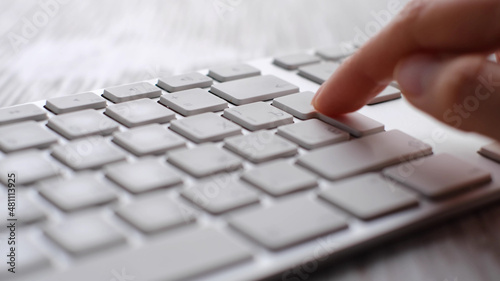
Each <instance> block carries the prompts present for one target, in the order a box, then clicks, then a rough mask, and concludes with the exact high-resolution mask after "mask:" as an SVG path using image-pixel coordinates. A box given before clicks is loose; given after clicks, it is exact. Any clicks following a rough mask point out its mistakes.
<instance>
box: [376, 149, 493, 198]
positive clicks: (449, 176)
mask: <svg viewBox="0 0 500 281" xmlns="http://www.w3.org/2000/svg"><path fill="white" fill-rule="evenodd" d="M417 161H418V162H417ZM383 173H384V175H385V176H388V177H390V178H392V179H394V180H396V181H398V182H400V183H402V184H404V185H406V186H409V187H411V188H413V189H415V190H417V191H418V192H420V193H422V194H423V195H425V196H427V197H430V198H431V199H440V198H441V197H445V196H448V195H452V194H454V193H457V192H460V191H464V190H466V189H468V188H470V187H474V186H479V185H481V184H485V183H488V182H490V181H491V175H490V173H489V172H488V171H485V170H483V169H480V168H479V167H476V166H474V165H472V164H470V163H468V162H465V161H463V160H461V159H458V158H456V157H454V156H452V155H450V154H445V153H443V154H437V155H432V156H429V157H425V158H423V159H419V160H415V161H412V162H408V163H403V164H400V165H398V166H394V167H389V168H386V169H385V170H384V171H383Z"/></svg>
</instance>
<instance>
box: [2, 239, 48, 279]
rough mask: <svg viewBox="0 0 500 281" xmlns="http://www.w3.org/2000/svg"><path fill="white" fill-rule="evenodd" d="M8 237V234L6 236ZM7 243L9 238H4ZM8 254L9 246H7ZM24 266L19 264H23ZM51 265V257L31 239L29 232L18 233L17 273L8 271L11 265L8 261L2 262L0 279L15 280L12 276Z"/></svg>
mask: <svg viewBox="0 0 500 281" xmlns="http://www.w3.org/2000/svg"><path fill="white" fill-rule="evenodd" d="M5 239H7V236H6V237H5ZM4 241H5V244H7V240H4ZM4 254H5V255H7V248H5V252H4ZM21 264H22V266H18V265H21ZM49 266H50V260H49V258H48V257H47V256H46V255H45V254H44V253H42V251H40V250H39V248H38V246H37V245H36V243H34V242H33V241H32V240H31V239H29V237H28V234H27V233H23V232H21V233H19V232H18V233H17V237H16V267H15V273H14V274H12V273H11V272H9V271H7V270H8V269H9V268H10V265H9V264H8V263H7V262H2V263H0V279H2V280H13V279H16V278H12V276H16V277H17V276H24V275H23V274H25V273H30V272H33V271H36V270H39V269H42V268H45V267H49Z"/></svg>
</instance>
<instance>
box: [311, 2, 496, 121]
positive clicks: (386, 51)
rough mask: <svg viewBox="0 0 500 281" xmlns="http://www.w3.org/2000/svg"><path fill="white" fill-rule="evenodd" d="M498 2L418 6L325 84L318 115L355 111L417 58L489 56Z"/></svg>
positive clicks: (317, 101)
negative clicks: (426, 54) (402, 66)
mask: <svg viewBox="0 0 500 281" xmlns="http://www.w3.org/2000/svg"><path fill="white" fill-rule="evenodd" d="M498 18H500V1H498V0H440V1H437V0H417V1H412V2H410V3H409V4H408V5H407V6H406V7H405V8H404V9H403V11H402V12H401V13H400V14H399V15H398V16H396V18H395V19H394V20H393V21H392V22H391V23H390V24H389V25H388V26H387V27H386V28H384V29H383V30H382V31H380V32H379V33H378V34H377V35H376V36H375V37H373V38H372V39H371V40H369V41H368V42H367V43H366V44H365V45H364V46H363V47H362V48H361V49H360V50H358V52H356V53H355V54H354V55H352V56H351V57H350V58H349V59H347V60H346V61H345V62H344V63H343V64H342V65H341V66H340V67H339V68H338V69H337V71H336V72H335V73H334V74H333V75H332V76H331V77H330V78H329V79H328V80H327V81H326V82H325V83H324V84H323V86H322V87H321V88H320V90H319V91H318V92H317V94H316V96H315V97H314V99H313V105H314V107H315V108H316V110H317V111H319V112H321V113H323V114H325V115H329V116H334V115H338V114H343V113H347V112H352V111H355V110H357V109H359V108H361V107H362V106H364V105H365V104H366V103H367V102H368V101H369V100H370V99H371V98H373V97H374V96H376V95H377V94H378V93H379V92H380V91H382V90H383V89H384V88H385V87H386V86H387V85H388V84H389V82H391V81H392V76H393V72H394V68H395V67H396V65H397V64H398V62H399V61H400V60H401V59H402V58H404V57H407V56H409V55H410V54H413V53H416V52H435V53H449V52H452V53H466V52H486V51H493V50H495V49H496V47H498V46H499V44H500V21H498Z"/></svg>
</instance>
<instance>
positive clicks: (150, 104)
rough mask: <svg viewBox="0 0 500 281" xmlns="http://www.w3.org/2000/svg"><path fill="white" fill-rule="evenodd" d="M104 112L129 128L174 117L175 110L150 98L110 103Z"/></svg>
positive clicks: (165, 120)
mask: <svg viewBox="0 0 500 281" xmlns="http://www.w3.org/2000/svg"><path fill="white" fill-rule="evenodd" d="M105 114H106V115H108V116H109V117H111V118H113V119H115V120H116V121H118V122H120V123H122V124H123V125H125V126H127V127H129V128H131V127H137V126H142V125H146V124H151V123H167V122H168V121H170V120H172V119H175V112H173V111H172V110H170V109H168V108H165V107H164V106H162V105H159V104H158V103H157V102H154V101H152V100H150V99H140V100H134V101H129V102H124V103H120V104H114V105H110V106H108V108H106V112H105Z"/></svg>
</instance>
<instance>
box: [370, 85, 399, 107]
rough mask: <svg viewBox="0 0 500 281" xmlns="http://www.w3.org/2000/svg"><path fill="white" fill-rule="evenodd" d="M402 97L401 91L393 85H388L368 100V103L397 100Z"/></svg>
mask: <svg viewBox="0 0 500 281" xmlns="http://www.w3.org/2000/svg"><path fill="white" fill-rule="evenodd" d="M399 98H401V91H400V90H399V89H396V88H394V87H392V86H387V88H385V89H384V90H383V91H382V92H380V93H379V94H378V95H377V96H376V97H374V98H373V99H372V100H371V101H369V102H368V105H373V104H377V103H381V102H385V101H390V100H395V99H399Z"/></svg>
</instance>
